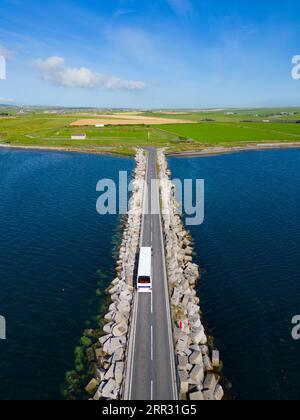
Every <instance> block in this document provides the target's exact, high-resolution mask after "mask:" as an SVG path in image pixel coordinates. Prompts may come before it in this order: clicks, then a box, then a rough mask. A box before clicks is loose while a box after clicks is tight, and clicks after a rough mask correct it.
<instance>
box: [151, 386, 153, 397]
mask: <svg viewBox="0 0 300 420" xmlns="http://www.w3.org/2000/svg"><path fill="white" fill-rule="evenodd" d="M151 401H153V381H151Z"/></svg>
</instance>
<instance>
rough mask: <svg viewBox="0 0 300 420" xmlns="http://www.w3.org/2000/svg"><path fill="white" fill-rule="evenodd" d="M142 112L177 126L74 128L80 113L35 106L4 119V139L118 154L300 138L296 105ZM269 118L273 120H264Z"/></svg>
mask: <svg viewBox="0 0 300 420" xmlns="http://www.w3.org/2000/svg"><path fill="white" fill-rule="evenodd" d="M143 114H145V115H147V116H148V115H151V116H156V115H157V116H159V117H163V118H168V119H170V120H172V121H173V120H174V124H163V125H155V126H144V125H136V126H134V125H132V126H108V127H104V128H96V127H94V126H90V127H85V126H84V127H74V126H72V125H71V123H73V122H74V121H77V120H78V115H79V114H78V113H74V115H58V114H44V113H43V114H42V113H38V112H37V111H36V110H35V112H32V113H30V114H26V115H14V116H12V117H5V116H2V117H0V143H2V144H10V145H16V146H33V147H35V146H38V147H63V148H75V149H89V148H93V149H97V148H101V149H102V148H105V147H106V148H118V149H119V150H118V151H119V153H121V152H123V153H125V152H124V151H125V149H126V153H127V152H128V151H129V150H130V148H133V147H136V146H165V147H172V150H176V148H177V149H178V150H184V148H188V149H189V150H190V149H191V148H193V147H194V148H195V149H198V148H199V147H203V146H206V145H207V146H214V145H216V146H217V145H225V146H231V145H241V144H247V143H253V142H257V143H258V142H263V143H270V142H298V141H299V142H300V124H296V121H297V120H298V118H299V119H300V110H296V109H284V110H278V109H277V110H274V109H272V110H240V111H238V110H237V111H218V112H216V111H212V112H209V111H205V112H191V111H190V112H187V113H181V112H179V113H162V112H156V113H153V112H148V113H143ZM139 115H141V114H139ZM270 116H272V118H271V117H270ZM80 118H87V119H88V118H90V115H89V114H87V115H86V116H82V114H81V117H80ZM266 118H268V120H269V121H272V122H268V123H263V122H262V121H263V120H264V119H266ZM182 119H185V120H191V121H193V122H194V124H178V123H176V120H177V121H178V120H182ZM207 120H210V121H209V122H208V121H207ZM199 121H201V122H199ZM274 121H277V122H274ZM283 121H285V122H283ZM288 121H290V122H288ZM75 133H85V134H86V135H87V139H86V140H80V141H78V140H71V136H72V134H75ZM121 149H122V150H121ZM131 153H132V150H131Z"/></svg>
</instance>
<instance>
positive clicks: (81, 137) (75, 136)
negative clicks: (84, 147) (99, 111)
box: [71, 134, 86, 140]
mask: <svg viewBox="0 0 300 420" xmlns="http://www.w3.org/2000/svg"><path fill="white" fill-rule="evenodd" d="M71 139H72V140H86V134H72V137H71Z"/></svg>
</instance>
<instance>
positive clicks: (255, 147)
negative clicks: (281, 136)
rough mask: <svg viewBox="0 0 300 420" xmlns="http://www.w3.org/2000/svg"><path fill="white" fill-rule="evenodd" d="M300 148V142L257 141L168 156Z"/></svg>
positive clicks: (169, 154)
mask: <svg viewBox="0 0 300 420" xmlns="http://www.w3.org/2000/svg"><path fill="white" fill-rule="evenodd" d="M298 148H300V142H296V143H285V142H283V143H256V144H248V145H245V146H230V147H225V146H215V147H206V148H203V149H200V150H194V151H193V150H191V151H182V152H168V151H167V152H166V154H167V156H168V157H207V156H219V155H226V154H231V153H239V152H251V151H254V152H255V151H259V150H262V151H265V150H274V149H298Z"/></svg>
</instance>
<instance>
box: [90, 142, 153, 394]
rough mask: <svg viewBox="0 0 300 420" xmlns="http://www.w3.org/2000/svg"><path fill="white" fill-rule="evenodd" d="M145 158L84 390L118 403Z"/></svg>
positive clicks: (137, 171) (138, 161) (140, 163)
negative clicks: (92, 371) (91, 375)
mask: <svg viewBox="0 0 300 420" xmlns="http://www.w3.org/2000/svg"><path fill="white" fill-rule="evenodd" d="M146 165H147V159H146V156H145V153H144V152H143V151H142V150H138V152H137V155H136V169H135V174H134V180H133V192H132V197H131V200H130V207H129V212H128V218H127V222H126V226H125V229H124V234H123V240H122V244H121V247H120V254H119V259H118V261H117V268H116V273H117V277H116V278H115V280H114V281H113V282H112V284H111V287H110V288H109V294H110V295H111V305H110V306H109V312H108V313H107V314H106V316H105V320H106V322H107V323H106V325H105V326H104V328H103V331H104V335H103V336H102V337H101V338H100V339H99V348H97V349H96V358H97V366H98V369H97V371H96V376H95V378H93V379H92V380H91V381H90V383H89V384H88V385H87V387H86V391H87V393H88V394H89V395H94V397H93V399H94V400H100V399H108V400H117V399H119V398H120V396H121V395H122V388H123V381H124V373H125V365H126V353H127V341H128V335H129V333H128V330H129V324H130V318H131V307H132V299H133V274H134V267H135V260H136V255H137V253H138V247H139V238H140V230H141V220H142V209H143V195H144V182H145V174H146Z"/></svg>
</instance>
